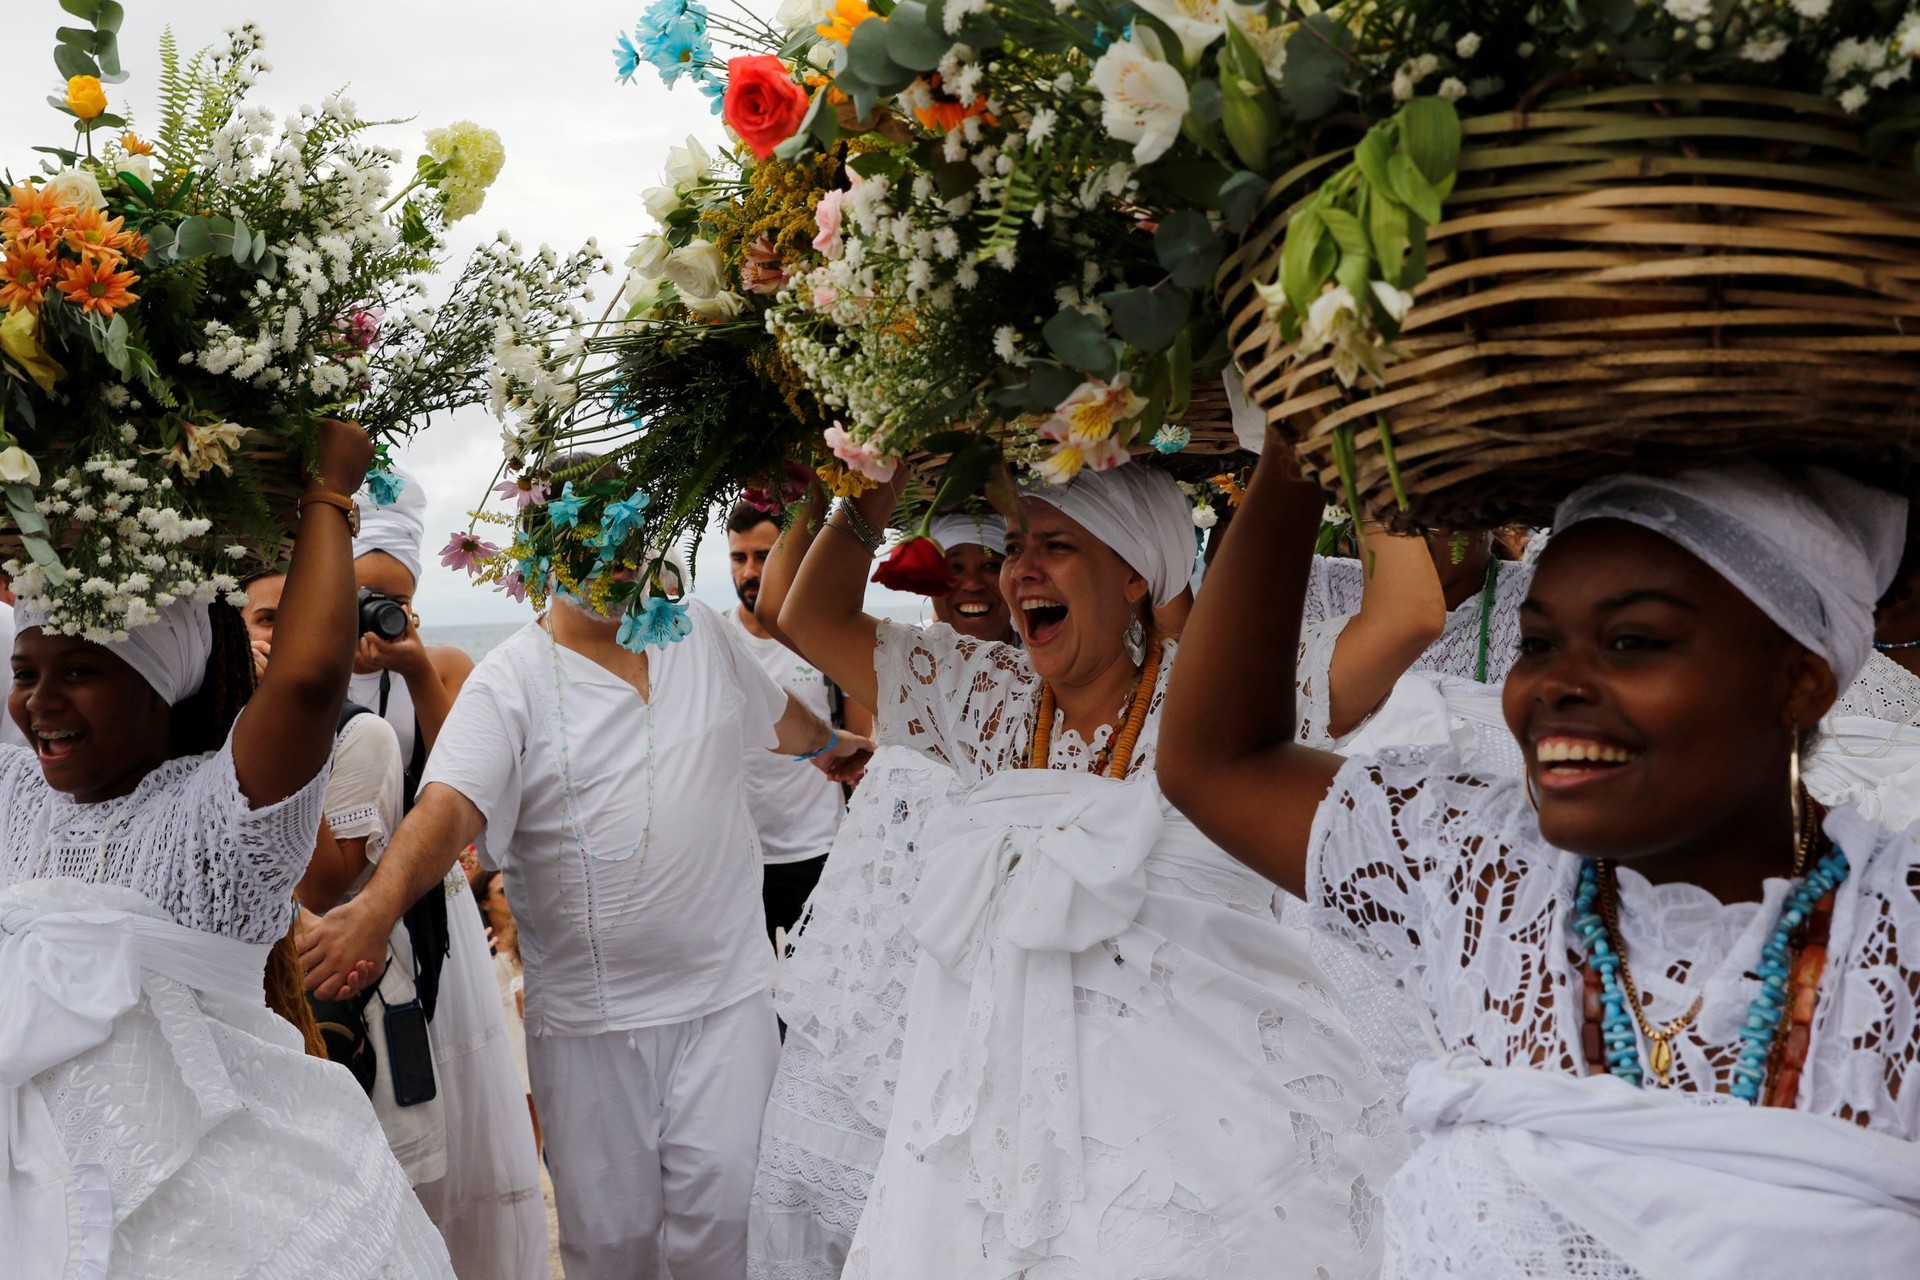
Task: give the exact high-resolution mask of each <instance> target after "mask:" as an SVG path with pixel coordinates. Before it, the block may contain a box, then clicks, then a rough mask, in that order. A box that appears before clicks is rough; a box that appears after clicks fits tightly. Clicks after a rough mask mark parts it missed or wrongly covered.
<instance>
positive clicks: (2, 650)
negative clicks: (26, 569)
mask: <svg viewBox="0 0 1920 1280" xmlns="http://www.w3.org/2000/svg"><path fill="white" fill-rule="evenodd" d="M12 654H13V606H12V605H10V604H5V603H0V657H10V656H12ZM12 672H13V668H12V667H11V666H9V667H8V668H7V673H8V674H7V679H8V681H9V682H11V681H12V679H13V674H12ZM9 687H11V685H9ZM0 745H5V746H9V747H26V746H30V745H31V744H29V743H28V742H27V735H26V734H24V733H22V732H20V726H19V725H17V724H15V723H14V722H13V717H12V716H10V715H8V714H7V713H6V712H5V711H4V710H0Z"/></svg>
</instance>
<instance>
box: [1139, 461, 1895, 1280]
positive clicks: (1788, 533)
mask: <svg viewBox="0 0 1920 1280" xmlns="http://www.w3.org/2000/svg"><path fill="white" fill-rule="evenodd" d="M1279 452H1280V451H1279V450H1278V449H1273V450H1270V451H1269V453H1268V458H1272V457H1274V456H1275V455H1276V454H1278V453H1279ZM1320 501H1321V498H1320V495H1319V493H1318V492H1317V491H1315V490H1314V489H1312V488H1311V487H1310V486H1305V485H1300V484H1295V483H1290V482H1289V481H1287V480H1286V479H1285V478H1284V477H1283V476H1282V475H1280V474H1279V473H1278V471H1277V470H1276V468H1275V467H1274V466H1273V465H1272V464H1271V463H1270V462H1268V461H1264V460H1263V462H1262V464H1261V469H1260V471H1259V472H1258V473H1257V474H1256V476H1255V480H1254V483H1253V485H1252V487H1251V488H1250V490H1249V497H1248V499H1247V501H1246V502H1245V504H1244V505H1243V506H1242V507H1241V509H1240V511H1239V513H1238V515H1237V517H1236V520H1235V523H1234V527H1233V529H1232V531H1231V533H1230V534H1229V535H1228V538H1227V541H1226V544H1225V546H1224V547H1223V549H1222V551H1221V553H1220V555H1219V556H1218V558H1217V559H1216V561H1215V563H1214V566H1213V570H1212V577H1211V578H1210V586H1209V590H1208V592H1207V594H1206V596H1205V597H1204V598H1203V599H1202V600H1201V601H1200V603H1199V605H1198V606H1197V608H1196V610H1195V613H1194V618H1193V621H1192V624H1191V626H1190V627H1189V630H1188V643H1187V649H1188V653H1187V659H1186V663H1185V665H1184V666H1183V667H1182V671H1181V674H1179V675H1178V676H1176V679H1175V687H1174V690H1173V693H1172V695H1171V696H1170V698H1169V708H1168V719H1167V734H1168V743H1169V744H1170V745H1169V749H1168V750H1167V751H1165V752H1163V753H1162V754H1161V756H1160V775H1161V778H1162V782H1163V784H1164V785H1165V786H1166V788H1167V792H1168V794H1169V795H1170V796H1171V797H1172V798H1173V800H1174V802H1175V803H1176V804H1177V805H1179V806H1180V807H1181V809H1182V810H1183V811H1184V812H1185V813H1186V814H1187V815H1188V816H1189V817H1191V818H1192V819H1193V820H1194V821H1195V822H1196V823H1197V824H1198V825H1199V826H1200V828H1201V829H1202V830H1204V831H1206V832H1207V833H1208V834H1209V835H1211V836H1213V838H1215V839H1217V840H1219V841H1220V842H1221V843H1222V845H1224V846H1225V847H1226V848H1227V849H1228V850H1230V851H1231V852H1233V853H1234V854H1235V855H1236V856H1237V857H1239V858H1241V859H1243V860H1244V861H1246V862H1247V863H1248V864H1249V865H1251V866H1254V867H1256V868H1258V869H1259V870H1260V871H1261V872H1262V873H1263V874H1266V875H1268V876H1270V877H1271V878H1272V879H1273V880H1275V881H1276V882H1278V883H1279V884H1280V885H1281V886H1282V887H1285V888H1288V889H1290V890H1293V891H1298V892H1301V893H1302V894H1303V896H1304V897H1305V899H1306V902H1307V907H1308V913H1309V916H1310V918H1311V922H1312V924H1313V925H1314V926H1315V928H1316V930H1317V931H1319V932H1320V933H1321V934H1322V935H1323V936H1324V940H1325V942H1326V944H1327V945H1328V947H1329V948H1330V951H1331V952H1333V953H1338V954H1339V955H1340V956H1341V957H1342V959H1341V961H1340V962H1339V963H1338V964H1335V965H1334V966H1333V967H1332V970H1331V971H1332V972H1335V973H1336V974H1337V975H1339V978H1340V986H1341V988H1342V990H1341V994H1342V996H1343V997H1344V999H1345V1001H1346V1003H1347V1005H1348V1007H1349V1008H1350V1009H1363V1008H1365V1009H1382V1008H1387V1007H1389V1005H1390V1003H1391V1002H1394V1001H1403V1000H1404V999H1406V998H1407V997H1411V999H1412V1001H1413V1003H1414V1005H1415V1006H1416V1007H1418V1008H1419V1010H1420V1011H1421V1013H1422V1015H1424V1018H1423V1020H1424V1021H1425V1023H1426V1024H1427V1025H1428V1026H1429V1027H1430V1028H1431V1029H1432V1034H1433V1035H1435V1036H1437V1037H1438V1046H1439V1047H1441V1048H1443V1049H1444V1050H1445V1052H1446V1054H1447V1055H1449V1056H1448V1058H1447V1059H1446V1060H1444V1061H1443V1060H1432V1061H1424V1062H1421V1063H1419V1064H1418V1065H1416V1066H1414V1067H1413V1068H1412V1070H1411V1072H1410V1073H1409V1074H1408V1076H1407V1091H1406V1092H1407V1097H1406V1102H1405V1108H1404V1114H1405V1117H1406V1120H1407V1122H1408V1126H1409V1128H1410V1129H1411V1130H1413V1131H1415V1132H1418V1133H1421V1134H1423V1135H1424V1138H1425V1140H1424V1141H1423V1142H1421V1143H1420V1144H1419V1145H1418V1146H1417V1147H1416V1149H1415V1152H1414V1154H1413V1156H1412V1158H1411V1159H1410V1161H1409V1162H1408V1164H1407V1166H1406V1167H1405V1168H1404V1169H1403V1170H1402V1171H1401V1172H1400V1174H1399V1175H1398V1176H1397V1177H1396V1179H1395V1181H1394V1183H1393V1185H1392V1187H1391V1188H1390V1190H1389V1193H1388V1196H1387V1203H1386V1238H1387V1246H1386V1259H1385V1262H1384V1264H1383V1275H1385V1276H1387V1277H1393V1278H1399V1277H1417V1276H1418V1277H1424V1276H1430V1275H1442V1274H1466V1273H1471V1274H1474V1275H1477V1276H1486V1277H1507V1278H1513V1280H1518V1278H1520V1277H1526V1278H1527V1280H1540V1278H1550V1277H1571V1276H1579V1277H1582V1278H1590V1277H1606V1278H1609V1280H1625V1278H1626V1277H1630V1276H1641V1275H1743V1276H1759V1277H1790V1276H1800V1275H1805V1274H1808V1273H1809V1272H1811V1271H1817V1270H1819V1269H1821V1268H1822V1267H1823V1266H1828V1267H1830V1265H1831V1261H1832V1255H1831V1254H1830V1251H1831V1250H1832V1249H1833V1248H1835V1247H1840V1248H1843V1249H1844V1250H1845V1252H1846V1256H1849V1257H1854V1258H1860V1259H1865V1258H1869V1257H1870V1258H1873V1259H1874V1260H1875V1262H1874V1265H1875V1266H1879V1265H1881V1263H1882V1262H1885V1264H1886V1265H1888V1266H1897V1268H1898V1269H1900V1270H1902V1271H1905V1270H1910V1269H1912V1268H1913V1267H1915V1266H1920V1158H1917V1157H1916V1155H1915V1150H1916V1148H1915V1147H1914V1145H1913V1140H1914V1139H1915V1138H1916V1137H1920V1090H1916V1089H1914V1088H1912V1087H1911V1082H1912V1080H1913V1079H1914V1072H1915V1070H1916V1069H1920V1023H1917V1022H1916V1020H1915V1019H1914V1017H1913V1016H1912V1009H1911V1007H1910V1005H1911V1002H1910V1000H1908V999H1907V997H1906V995H1905V993H1907V992H1910V991H1912V990H1914V989H1915V988H1916V986H1920V966H1916V962H1915V961H1914V959H1913V952H1914V950H1915V949H1916V947H1920V941H1916V939H1920V892H1916V890H1915V888H1914V885H1915V884H1916V883H1920V877H1917V876H1916V872H1917V871H1920V839H1916V838H1915V837H1914V836H1912V835H1909V834H1904V833H1898V832H1894V831H1891V830H1887V829H1884V828H1881V827H1879V826H1878V825H1876V824H1875V823H1874V822H1873V821H1872V820H1870V819H1868V818H1867V817H1865V816H1864V815H1863V814H1862V813H1860V812H1859V811H1857V810H1855V809H1852V808H1848V807H1842V808H1838V809H1836V810H1834V811H1833V812H1831V813H1827V814H1825V815H1824V821H1823V820H1822V815H1821V813H1820V811H1819V809H1818V807H1817V806H1816V805H1814V803H1813V801H1812V800H1811V798H1810V797H1809V796H1808V795H1807V794H1806V791H1805V788H1804V787H1803V786H1802V785H1801V782H1800V780H1799V777H1798V764H1799V761H1800V757H1801V755H1802V753H1803V752H1804V750H1805V748H1806V746H1807V741H1806V740H1807V738H1808V736H1809V734H1810V733H1811V732H1812V731H1813V730H1814V727H1815V726H1816V725H1817V724H1818V723H1819V721H1820V718H1821V717H1822V716H1823V715H1824V714H1825V713H1826V711H1827V709H1828V707H1829V706H1830V705H1831V704H1832V702H1833V700H1834V697H1835V692H1836V689H1837V687H1839V686H1842V685H1844V684H1846V683H1847V682H1848V681H1850V680H1851V679H1852V678H1853V677H1854V675H1855V674H1856V673H1857V672H1858V670H1859V669H1860V666H1861V664H1862V663H1863V662H1864V661H1865V659H1866V656H1867V653H1868V651H1869V644H1870V641H1871V638H1872V634H1873V606H1874V602H1875V600H1876V599H1877V598H1878V596H1879V595H1880V594H1881V592H1882V591H1883V590H1884V589H1885V588H1886V586H1887V585H1888V583H1889V582H1890V581H1891V579H1892V577H1893V574H1894V570H1895V566H1896V563H1897V561H1898V559H1899V554H1900V549H1901V545H1902V529H1903V526H1904V521H1905V503H1904V501H1903V500H1902V499H1900V498H1896V497H1894V496H1893V495H1891V494H1886V493H1881V492H1878V491H1875V490H1872V489H1870V488H1868V487H1866V486H1864V485H1860V484H1856V483H1854V482H1852V481H1849V480H1846V479H1843V478H1842V477H1840V476H1838V475H1835V474H1832V473H1829V472H1822V471H1819V470H1812V471H1805V472H1802V473H1800V474H1796V475H1794V476H1791V477H1790V476H1787V475H1783V474H1780V473H1777V472H1774V471H1771V470H1768V469H1766V468H1763V467H1759V466H1741V467H1730V468H1726V469H1723V470H1718V471H1707V472H1690V473H1686V474H1683V475H1681V476H1678V477H1676V478H1673V479H1671V480H1661V479H1650V478H1645V477H1633V476H1628V477H1620V478H1616V479H1612V480H1607V481H1601V482H1598V483H1595V484H1593V485H1590V486H1589V487H1588V488H1586V489H1584V490H1582V491H1581V492H1580V493H1578V494H1576V495H1575V496H1574V497H1573V498H1571V499H1569V500H1568V501H1567V502H1566V503H1565V504H1564V505H1563V506H1562V508H1561V510H1560V512H1559V515H1558V518H1557V519H1556V521H1555V529H1556V532H1555V534H1554V538H1553V541H1552V543H1551V544H1550V545H1549V548H1548V550H1547V552H1546V553H1545V555H1544V556H1543V557H1542V558H1541V561H1540V564H1539V570H1538V573H1537V575H1536V577H1535V578H1534V581H1533V585H1532V588H1531V591H1530V593H1529V596H1528V598H1527V601H1526V604H1525V605H1524V607H1523V609H1522V611H1521V626H1522V633H1523V640H1522V643H1521V650H1520V655H1519V657H1518V658H1517V660H1516V661H1515V663H1514V666H1513V669H1512V671H1511V673H1510V674H1509V675H1508V677H1507V680H1506V684H1505V690H1504V696H1505V707H1506V715H1507V722H1508V725H1509V727H1510V728H1511V729H1512V730H1513V732H1514V735H1515V736H1516V737H1517V738H1518V739H1519V740H1520V742H1521V743H1522V745H1523V748H1524V750H1525V753H1526V756H1527V770H1526V776H1525V777H1524V778H1523V779H1521V778H1516V779H1499V778H1493V777H1488V776H1480V775H1476V774H1475V773H1474V771H1473V770H1471V769H1469V768H1467V767H1466V766H1464V765H1463V764H1462V763H1461V762H1460V759H1459V758H1458V756H1457V755H1456V754H1455V753H1454V752H1453V750H1452V748H1448V747H1440V748H1420V749H1416V750H1410V751H1408V750H1403V751H1393V752H1388V753H1385V754H1383V755H1380V756H1377V757H1355V758H1353V759H1351V760H1344V761H1343V760H1342V759H1340V758H1339V757H1338V756H1334V755H1329V754H1325V753H1321V752H1317V751H1312V750H1309V749H1306V748H1304V747H1301V746H1297V745H1295V744H1294V743H1292V742H1291V741H1290V740H1289V737H1288V735H1287V734H1286V732H1285V726H1286V725H1287V724H1288V723H1289V722H1290V720H1291V716H1292V710H1293V706H1292V703H1293V695H1292V690H1291V686H1290V684H1289V682H1287V681H1286V680H1284V679H1281V680H1277V681H1276V680H1274V679H1273V678H1272V676H1273V668H1274V667H1276V666H1277V667H1279V668H1280V669H1281V671H1282V672H1284V670H1285V657H1286V655H1287V654H1288V652H1289V651H1290V649H1291V647H1292V640H1291V636H1292V635H1293V634H1294V632H1295V631H1296V630H1297V628H1298V625H1299V623H1298V617H1299V610H1300V604H1301V599H1302V594H1303V593H1304V590H1305V586H1306V582H1307V577H1308V572H1309V570H1308V559H1309V554H1310V552H1311V549H1312V544H1313V539H1314V534H1315V530H1316V525H1317V523H1318V509H1319V508H1318V504H1319V503H1320ZM1253 635H1273V636H1276V640H1275V643H1274V647H1272V648H1270V649H1265V650H1263V649H1262V648H1261V647H1260V646H1256V645H1250V644H1248V643H1247V639H1248V637H1249V636H1253ZM1870 975H1871V976H1870ZM1882 990H1892V991H1897V992H1900V993H1901V994H1900V995H1899V996H1897V997H1895V998H1893V999H1892V1000H1891V1001H1883V999H1882V998H1881V996H1880V995H1879V994H1878V992H1880V991H1882ZM1357 1025H1360V1026H1361V1027H1362V1030H1363V1032H1365V1033H1367V1038H1368V1040H1369V1047H1371V1048H1373V1049H1374V1050H1375V1052H1376V1054H1377V1055H1378V1056H1379V1057H1380V1058H1381V1059H1382V1060H1383V1061H1387V1060H1390V1059H1391V1058H1393V1057H1396V1056H1401V1057H1403V1056H1404V1055H1403V1054H1399V1053H1397V1052H1396V1050H1397V1046H1396V1045H1395V1044H1394V1043H1393V1041H1392V1037H1391V1036H1390V1035H1386V1034H1375V1033H1378V1032H1388V1031H1391V1030H1393V1028H1391V1027H1388V1026H1386V1025H1384V1024H1383V1023H1380V1022H1376V1021H1371V1020H1367V1021H1361V1020H1358V1019H1357ZM1713 1095H1722V1096H1723V1097H1724V1098H1726V1099H1727V1100H1730V1101H1735V1102H1747V1103H1753V1104H1761V1103H1764V1104H1765V1105H1766V1106H1767V1107H1769V1108H1775V1109H1774V1110H1769V1111H1768V1112H1766V1113H1765V1114H1764V1115H1760V1114H1756V1113H1755V1112H1754V1111H1753V1110H1752V1109H1750V1108H1749V1107H1744V1106H1731V1107H1699V1106H1697V1105H1691V1103H1690V1102H1689V1101H1688V1099H1689V1098H1692V1099H1698V1098H1701V1097H1711V1096H1713ZM1833 1214H1841V1215H1845V1216H1846V1219H1847V1221H1848V1222H1849V1223H1850V1226H1849V1228H1848V1230H1847V1232H1846V1233H1845V1234H1844V1236H1835V1235H1833V1234H1831V1232H1830V1231H1829V1230H1828V1224H1829V1223H1830V1221H1831V1220H1832V1219H1831V1218H1830V1216H1829V1215H1833ZM1823 1254H1826V1255H1827V1256H1826V1261H1825V1262H1823V1261H1822V1256H1823ZM1896 1259H1897V1260H1898V1261H1897V1263H1896V1261H1895V1260H1896Z"/></svg>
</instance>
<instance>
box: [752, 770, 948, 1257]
mask: <svg viewBox="0 0 1920 1280" xmlns="http://www.w3.org/2000/svg"><path fill="white" fill-rule="evenodd" d="M953 788H954V777H953V770H951V769H949V768H947V766H945V765H944V764H940V763H939V762H937V761H934V760H929V759H928V758H927V757H925V756H922V755H920V754H919V753H917V752H915V751H911V750H909V749H907V748H905V747H898V746H888V747H882V748H880V749H879V750H878V751H877V752H875V753H874V757H873V761H872V763H871V764H869V765H868V766H867V774H866V778H865V779H864V780H863V781H862V782H861V784H860V786H859V788H858V789H857V790H856V791H855V792H854V794H853V801H852V803H851V804H849V805H848V806H847V815H846V817H845V819H844V820H842V822H841V824H840V831H839V834H838V836H836V838H835V839H834V842H833V847H832V849H831V851H830V852H829V853H828V855H827V865H826V869H825V870H824V871H822V872H821V874H820V883H819V884H817V885H816V886H814V890H813V893H812V895H811V896H810V897H809V898H808V899H807V908H806V912H805V914H804V915H803V916H802V918H801V922H800V925H799V927H798V928H797V929H796V930H795V933H794V936H793V937H792V939H791V940H790V942H789V947H790V954H789V955H788V956H787V958H786V959H785V960H783V961H782V962H781V963H780V965H779V967H778V968H777V969H776V970H775V971H774V1007H775V1008H776V1009H777V1010H778V1011H779V1013H780V1017H781V1019H782V1020H783V1021H785V1022H786V1024H787V1038H786V1042H785V1043H784V1044H783V1045H782V1046H781V1049H780V1069H779V1073H778V1074H777V1075H776V1076H775V1077H774V1082H773V1094H772V1096H771V1097H770V1098H769V1099H768V1102H767V1112H766V1119H765V1122H764V1124H763V1126H762V1128H761V1131H760V1164H759V1169H758V1171H757V1172H756V1174H755V1177H754V1183H753V1208H752V1212H751V1215H750V1216H749V1218H748V1220H747V1275H748V1277H749V1280H836V1278H837V1277H838V1276H839V1275H840V1273H841V1270H842V1268H843V1267H844V1266H845V1265H846V1259H847V1250H848V1247H849V1246H850V1245H851V1243H852V1241H853V1232H854V1228H855V1227H857V1226H859V1224H860V1214H861V1211H862V1210H863V1209H864V1208H865V1207H866V1202H867V1191H868V1188H869V1187H870V1186H871V1185H872V1183H873V1171H874V1169H875V1168H876V1167H877V1166H878V1165H879V1163H880V1153H881V1148H882V1146H883V1145H884V1143H885V1140H886V1130H887V1118H888V1117H889V1116H890V1115H891V1114H892V1112H893V1094H894V1086H895V1084H896V1083H897V1081H898V1079H899V1075H900V1058H901V1053H902V1045H903V1042H904V1040H905V1038H906V1024H907V995H908V992H909V989H910V988H911V986H912V983H913V969H914V964H915V962H916V961H917V960H918V959H919V956H920V945H919V943H918V942H916V941H915V940H914V936H913V930H912V927H911V914H910V907H911V906H912V903H913V893H914V889H915V888H916V887H917V886H918V885H919V883H920V869H921V866H922V862H923V857H922V851H923V846H922V834H923V832H925V831H927V830H928V823H929V820H930V819H933V818H934V815H936V814H937V813H938V812H940V811H941V810H942V809H944V808H945V807H947V806H948V805H950V804H951V803H952V801H953V797H952V792H953ZM933 830H934V831H936V832H937V831H938V830H939V827H938V825H937V823H936V825H935V826H934V827H933Z"/></svg>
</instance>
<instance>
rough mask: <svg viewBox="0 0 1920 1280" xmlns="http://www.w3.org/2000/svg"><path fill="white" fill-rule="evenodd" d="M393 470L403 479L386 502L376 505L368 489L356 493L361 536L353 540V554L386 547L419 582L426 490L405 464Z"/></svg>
mask: <svg viewBox="0 0 1920 1280" xmlns="http://www.w3.org/2000/svg"><path fill="white" fill-rule="evenodd" d="M393 474H394V475H396V476H399V477H400V479H401V480H402V481H404V483H403V484H402V485H401V486H400V493H399V495H398V496H397V497H395V498H394V500H393V501H392V502H390V503H388V504H387V505H386V506H384V507H383V506H379V505H377V504H376V503H375V502H374V501H373V500H372V499H371V498H369V497H368V496H367V491H366V490H365V489H362V490H361V491H360V492H359V493H356V494H354V495H353V505H354V506H356V507H358V508H359V509H360V536H359V537H357V538H355V539H354V540H353V558H354V559H355V560H358V559H359V558H360V557H361V556H364V555H366V554H367V553H368V552H370V551H384V552H386V553H387V554H388V555H390V556H392V557H393V558H394V559H395V560H398V561H399V562H400V563H401V564H403V565H405V566H406V568H407V572H408V573H410V574H412V575H413V581H414V583H415V584H416V585H418V584H419V581H420V565H421V551H420V547H421V543H422V541H423V540H424V539H425V537H426V534H427V491H426V489H425V488H424V487H422V485H421V484H420V482H419V481H418V480H416V479H414V477H413V476H412V475H411V474H410V473H408V472H407V471H406V470H404V469H403V468H400V467H394V468H393Z"/></svg>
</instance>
